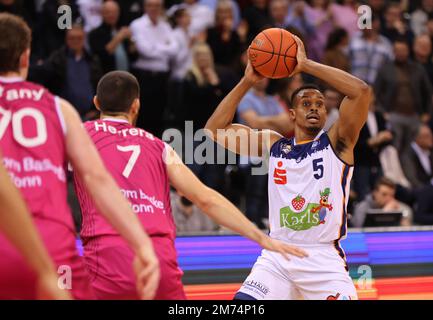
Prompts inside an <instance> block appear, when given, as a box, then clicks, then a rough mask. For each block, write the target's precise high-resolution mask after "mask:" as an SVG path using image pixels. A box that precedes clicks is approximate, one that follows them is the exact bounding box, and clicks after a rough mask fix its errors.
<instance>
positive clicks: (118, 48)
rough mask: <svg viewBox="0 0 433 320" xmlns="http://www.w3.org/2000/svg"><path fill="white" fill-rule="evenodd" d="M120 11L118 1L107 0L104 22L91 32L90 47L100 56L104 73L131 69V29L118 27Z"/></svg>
mask: <svg viewBox="0 0 433 320" xmlns="http://www.w3.org/2000/svg"><path fill="white" fill-rule="evenodd" d="M119 13H120V12H119V5H118V4H117V2H115V1H106V2H105V3H104V4H103V5H102V20H103V22H102V24H101V25H100V26H99V27H98V28H96V29H93V30H92V31H91V32H90V33H89V45H90V48H91V50H92V52H93V53H94V54H96V55H97V56H98V57H99V60H100V61H101V63H102V69H103V72H104V73H107V72H110V71H113V70H123V71H128V70H129V60H130V55H131V54H132V44H131V42H130V39H131V31H130V30H129V28H128V27H122V28H120V29H119V28H118V21H119Z"/></svg>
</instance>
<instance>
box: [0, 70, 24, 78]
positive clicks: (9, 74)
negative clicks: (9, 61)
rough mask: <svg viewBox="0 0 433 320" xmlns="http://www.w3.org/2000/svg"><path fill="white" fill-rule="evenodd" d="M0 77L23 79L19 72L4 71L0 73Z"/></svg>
mask: <svg viewBox="0 0 433 320" xmlns="http://www.w3.org/2000/svg"><path fill="white" fill-rule="evenodd" d="M0 77H2V78H22V79H24V77H23V75H22V74H21V72H15V71H14V72H6V73H1V74H0Z"/></svg>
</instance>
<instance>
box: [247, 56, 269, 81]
mask: <svg viewBox="0 0 433 320" xmlns="http://www.w3.org/2000/svg"><path fill="white" fill-rule="evenodd" d="M248 50H249V48H248ZM247 55H248V56H249V54H248V53H247ZM264 78H265V77H263V76H262V75H261V74H260V73H258V72H257V71H256V70H254V67H253V65H252V64H251V61H250V59H249V58H248V64H247V67H246V68H245V76H244V79H245V80H247V81H248V82H249V83H251V84H255V83H257V82H259V81H261V80H263V79H264Z"/></svg>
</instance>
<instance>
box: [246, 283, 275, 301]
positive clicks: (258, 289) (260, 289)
mask: <svg viewBox="0 0 433 320" xmlns="http://www.w3.org/2000/svg"><path fill="white" fill-rule="evenodd" d="M244 286H245V287H247V288H249V289H252V291H254V292H255V293H258V294H260V295H261V296H262V297H264V296H265V295H267V294H268V293H269V288H268V287H267V286H265V285H264V284H263V283H261V282H259V281H255V280H246V281H245V282H244Z"/></svg>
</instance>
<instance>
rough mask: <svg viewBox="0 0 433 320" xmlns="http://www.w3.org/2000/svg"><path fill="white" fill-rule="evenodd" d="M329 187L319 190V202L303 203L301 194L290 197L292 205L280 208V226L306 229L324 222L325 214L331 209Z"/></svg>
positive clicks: (298, 229)
mask: <svg viewBox="0 0 433 320" xmlns="http://www.w3.org/2000/svg"><path fill="white" fill-rule="evenodd" d="M330 194H331V189H330V188H325V190H323V191H320V200H319V203H308V204H305V199H304V197H302V195H297V196H296V197H295V198H293V199H292V202H291V204H292V207H293V209H292V208H291V207H290V206H287V207H284V208H281V209H280V226H281V227H286V228H289V229H292V230H295V231H300V230H308V229H310V228H312V227H316V226H318V225H321V224H325V223H326V216H327V214H328V213H329V212H330V211H332V209H333V208H332V204H330V203H329V195H330Z"/></svg>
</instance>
